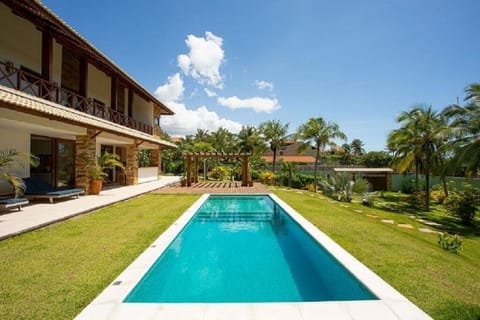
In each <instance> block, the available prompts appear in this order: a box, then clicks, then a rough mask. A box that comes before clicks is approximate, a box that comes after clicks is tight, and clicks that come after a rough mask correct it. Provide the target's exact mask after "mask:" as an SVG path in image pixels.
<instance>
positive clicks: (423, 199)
mask: <svg viewBox="0 0 480 320" xmlns="http://www.w3.org/2000/svg"><path fill="white" fill-rule="evenodd" d="M407 201H408V204H409V205H410V207H412V208H413V209H424V208H425V207H426V204H427V193H426V192H425V191H419V192H414V193H412V194H411V195H410V196H409V197H408V200H407Z"/></svg>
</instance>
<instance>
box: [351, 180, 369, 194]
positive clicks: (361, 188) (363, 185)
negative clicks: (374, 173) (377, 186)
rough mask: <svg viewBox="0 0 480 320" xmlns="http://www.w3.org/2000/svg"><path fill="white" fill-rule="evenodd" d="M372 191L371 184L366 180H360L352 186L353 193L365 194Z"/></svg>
mask: <svg viewBox="0 0 480 320" xmlns="http://www.w3.org/2000/svg"><path fill="white" fill-rule="evenodd" d="M371 189H372V186H371V185H370V182H368V181H367V180H365V179H358V180H357V181H355V183H354V184H353V186H352V191H353V192H354V193H358V194H364V193H366V192H368V191H370V190H371Z"/></svg>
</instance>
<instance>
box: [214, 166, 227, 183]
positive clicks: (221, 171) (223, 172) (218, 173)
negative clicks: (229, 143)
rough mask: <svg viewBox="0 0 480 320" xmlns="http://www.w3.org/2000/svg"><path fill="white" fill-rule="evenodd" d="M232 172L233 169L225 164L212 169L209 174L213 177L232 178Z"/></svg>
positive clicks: (220, 178)
mask: <svg viewBox="0 0 480 320" xmlns="http://www.w3.org/2000/svg"><path fill="white" fill-rule="evenodd" d="M231 174H232V169H230V168H227V167H224V166H216V167H214V168H213V169H212V171H211V172H210V174H209V176H210V178H212V179H217V180H224V179H225V178H230V176H231Z"/></svg>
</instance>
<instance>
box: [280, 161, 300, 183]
mask: <svg viewBox="0 0 480 320" xmlns="http://www.w3.org/2000/svg"><path fill="white" fill-rule="evenodd" d="M282 172H284V173H286V174H287V176H288V187H289V188H291V187H292V180H293V176H294V175H295V174H296V173H297V164H296V163H295V162H282Z"/></svg>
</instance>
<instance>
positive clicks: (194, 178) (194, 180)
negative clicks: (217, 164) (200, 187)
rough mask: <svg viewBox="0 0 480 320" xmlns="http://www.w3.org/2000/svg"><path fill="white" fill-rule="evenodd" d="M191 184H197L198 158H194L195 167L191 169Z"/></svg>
mask: <svg viewBox="0 0 480 320" xmlns="http://www.w3.org/2000/svg"><path fill="white" fill-rule="evenodd" d="M193 170H194V171H193V182H195V183H197V182H198V157H197V156H195V166H194V169H193Z"/></svg>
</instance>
